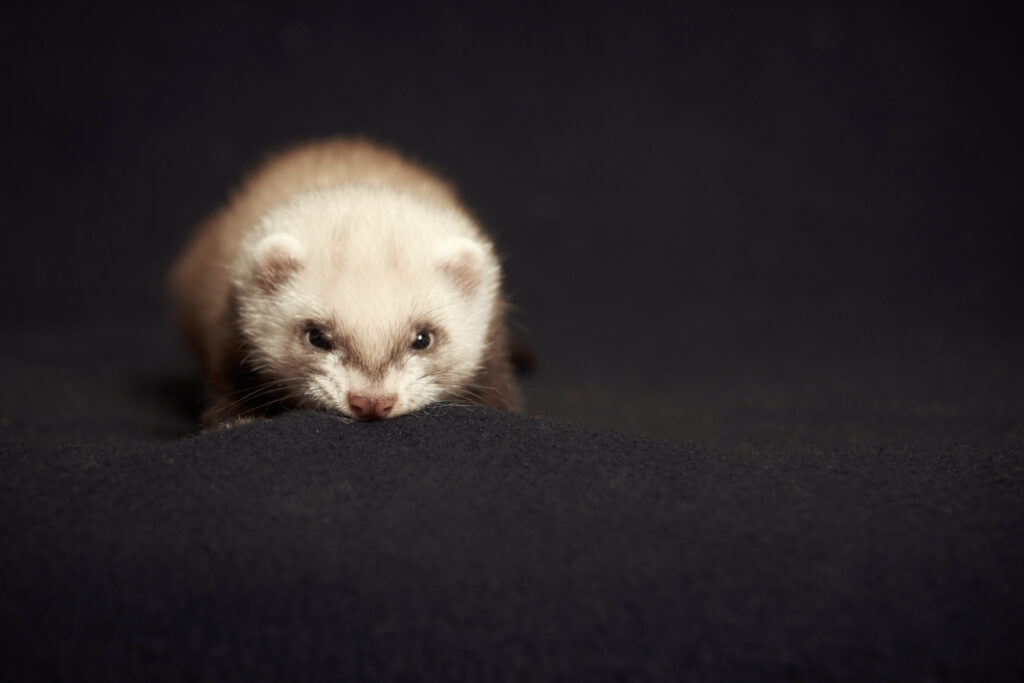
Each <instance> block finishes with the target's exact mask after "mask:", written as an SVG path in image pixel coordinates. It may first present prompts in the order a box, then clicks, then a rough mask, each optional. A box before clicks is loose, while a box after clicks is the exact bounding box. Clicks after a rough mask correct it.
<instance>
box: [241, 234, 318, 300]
mask: <svg viewBox="0 0 1024 683" xmlns="http://www.w3.org/2000/svg"><path fill="white" fill-rule="evenodd" d="M305 258H306V248H305V247H303V246H302V243H301V242H299V241H298V240H297V239H295V238H294V237H292V236H291V235H286V234H284V233H275V234H273V235H268V236H266V237H264V238H263V239H262V240H260V241H259V243H258V244H257V245H256V257H255V259H254V261H253V268H252V277H253V281H254V282H255V283H256V286H257V287H259V289H260V291H262V292H263V293H264V294H273V293H274V292H275V291H277V290H278V289H280V288H281V286H282V285H283V284H284V283H286V282H288V280H290V279H291V278H292V276H293V275H294V274H295V273H297V272H298V271H299V270H301V269H302V264H303V261H304V259H305Z"/></svg>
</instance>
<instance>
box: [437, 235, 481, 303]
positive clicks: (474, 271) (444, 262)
mask: <svg viewBox="0 0 1024 683" xmlns="http://www.w3.org/2000/svg"><path fill="white" fill-rule="evenodd" d="M435 258H436V261H435V262H436V263H437V266H438V268H440V270H441V272H442V273H444V275H445V276H447V277H448V278H449V279H450V280H451V281H452V283H454V284H455V286H456V287H457V288H458V289H459V291H460V292H462V293H463V294H464V295H466V296H470V295H472V294H473V292H475V291H476V289H477V287H479V286H480V282H481V280H482V279H483V268H484V259H485V254H484V250H483V247H482V246H481V245H480V244H479V243H477V242H474V241H473V240H471V239H468V238H466V237H452V238H450V239H447V240H445V241H444V242H442V243H441V244H440V245H439V246H438V249H437V253H436V255H435Z"/></svg>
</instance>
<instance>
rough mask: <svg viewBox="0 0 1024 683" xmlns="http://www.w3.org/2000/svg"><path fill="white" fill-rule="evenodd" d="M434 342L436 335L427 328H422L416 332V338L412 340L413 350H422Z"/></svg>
mask: <svg viewBox="0 0 1024 683" xmlns="http://www.w3.org/2000/svg"><path fill="white" fill-rule="evenodd" d="M432 343H434V335H432V334H430V332H427V331H426V330H422V331H420V332H417V333H416V338H415V339H413V340H412V349H413V351H422V350H423V349H425V348H427V347H429V346H430V345H431V344H432Z"/></svg>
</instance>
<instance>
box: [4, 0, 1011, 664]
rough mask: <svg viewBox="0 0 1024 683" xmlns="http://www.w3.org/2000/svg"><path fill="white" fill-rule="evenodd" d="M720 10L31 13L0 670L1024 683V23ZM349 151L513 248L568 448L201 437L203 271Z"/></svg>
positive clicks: (335, 433)
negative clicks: (198, 287) (450, 194)
mask: <svg viewBox="0 0 1024 683" xmlns="http://www.w3.org/2000/svg"><path fill="white" fill-rule="evenodd" d="M715 7H716V8H717V9H713V8H710V6H709V8H706V9H700V10H695V9H685V8H683V9H674V10H670V8H669V7H668V6H667V5H666V6H658V5H651V4H645V5H644V6H643V7H642V8H637V7H633V6H632V4H626V3H622V4H613V3H607V4H588V5H587V6H586V8H581V7H577V8H568V7H563V6H551V7H547V6H544V7H540V6H538V7H536V8H530V7H526V6H523V7H519V8H518V9H517V11H516V12H515V13H514V14H512V13H507V12H503V11H498V10H487V9H476V10H468V9H459V8H456V7H442V8H437V7H429V5H428V4H424V5H422V6H420V5H416V6H412V5H410V6H407V7H403V6H393V5H392V6H389V7H387V8H384V7H381V8H377V9H374V10H372V11H371V10H365V9H356V8H346V7H341V8H336V7H333V6H327V5H325V6H322V7H316V6H310V7H304V8H284V7H282V8H279V9H258V10H254V9H244V8H242V7H240V6H237V7H226V8H213V9H211V8H210V7H209V6H206V7H204V8H202V9H195V10H188V9H178V8H175V9H173V10H172V9H153V8H150V7H143V6H141V5H140V6H139V8H138V9H135V10H125V9H118V10H116V11H115V10H114V9H106V8H102V7H88V8H83V9H81V10H71V9H67V10H62V9H60V8H54V7H53V6H52V5H50V4H46V6H45V7H44V6H43V5H40V6H39V7H22V8H20V9H17V10H12V11H11V12H9V13H8V14H5V22H4V23H5V26H4V32H5V36H4V40H3V41H2V44H0V50H2V51H3V52H2V55H0V57H2V58H3V60H2V61H3V64H4V65H5V75H4V78H5V108H4V114H5V117H7V118H8V123H7V125H5V126H3V127H0V135H2V136H3V139H2V142H3V150H4V163H3V169H4V177H3V183H0V192H2V193H3V195H2V196H3V198H4V199H3V206H4V214H3V221H4V224H3V225H4V228H3V229H4V233H3V239H4V244H3V249H2V251H0V253H2V254H3V259H4V267H3V268H2V269H0V287H2V291H3V292H4V297H2V298H0V320H3V323H2V324H3V330H2V335H0V382H2V385H0V386H2V389H0V619H2V620H3V626H4V633H5V635H4V637H3V638H2V639H0V671H2V672H3V673H2V678H3V679H4V680H5V681H7V680H10V681H44V680H47V681H48V680H103V681H143V680H144V681H160V680H208V681H253V680H470V681H472V680H479V681H490V680H531V681H532V680H637V681H680V680H757V679H768V680H778V679H794V680H813V681H821V680H848V681H865V680H1007V681H1010V680H1021V679H1024V656H1022V655H1021V654H1020V652H1021V644H1022V643H1024V417H1022V416H1024V400H1022V392H1021V390H1020V387H1021V386H1022V383H1024V362H1022V356H1021V351H1020V349H1021V348H1024V326H1022V325H1021V321H1022V320H1024V317H1022V316H1021V313H1022V305H1021V304H1022V302H1024V298H1022V292H1024V282H1022V278H1021V274H1020V272H1019V267H1018V266H1019V263H1018V262H1019V254H1020V250H1019V243H1020V241H1019V237H1018V234H1019V229H1020V225H1021V224H1022V218H1024V216H1022V214H1021V203H1020V200H1019V191H1020V187H1021V181H1022V180H1024V178H1022V177H1021V171H1020V164H1019V159H1020V158H1021V154H1022V152H1024V149H1022V145H1021V137H1020V135H1019V133H1018V130H1017V129H1018V126H1019V122H1020V121H1021V120H1024V107H1022V106H1021V93H1020V89H1019V88H1018V87H1016V85H1015V84H1016V83H1017V80H1019V78H1018V74H1017V72H1016V71H1017V69H1016V61H1015V57H1016V51H1017V42H1018V41H1017V36H1016V34H1015V33H1014V29H1013V26H1014V25H1013V24H1012V23H1010V22H1007V21H1005V20H1003V18H1001V17H999V16H996V15H994V14H986V15H981V14H979V15H977V16H974V15H970V14H969V13H967V9H966V8H953V10H950V11H946V10H944V9H942V8H940V7H929V8H927V10H925V9H921V10H914V9H911V8H900V7H893V6H891V3H887V4H886V5H885V6H884V8H881V9H878V10H876V9H873V8H872V7H870V6H868V5H865V4H864V3H858V4H857V5H856V7H851V8H845V7H842V6H839V5H834V6H818V5H816V6H815V7H813V8H810V7H809V8H801V7H795V6H790V7H786V8H773V9H771V10H769V9H767V8H763V9H762V8H761V6H760V5H753V6H752V7H750V8H743V7H731V8H726V7H724V6H722V7H720V8H718V6H715ZM336 133H363V134H366V135H369V136H370V137H373V138H376V139H380V140H382V141H384V142H387V143H392V144H395V145H397V146H398V147H400V148H402V149H405V150H407V151H408V152H409V153H410V154H412V155H413V156H414V157H415V158H417V159H422V161H424V162H425V163H427V164H428V165H431V166H434V167H436V168H438V169H439V170H440V171H441V172H442V173H444V174H445V175H447V176H450V177H452V178H453V180H454V181H455V183H456V184H457V186H458V187H460V188H461V191H462V193H463V195H464V196H465V198H466V200H467V202H468V204H469V205H470V206H471V207H472V208H473V209H474V210H475V211H476V212H477V214H478V215H479V217H480V218H481V220H482V222H483V223H484V224H486V225H487V226H488V227H489V228H490V229H491V230H492V231H493V232H494V234H495V237H496V239H497V241H498V244H499V245H500V246H501V249H502V252H503V253H504V254H506V255H507V259H506V272H507V281H508V285H509V289H510V291H511V292H512V294H513V299H514V301H513V303H514V304H515V319H516V326H515V329H516V330H517V334H518V336H519V337H520V338H522V339H523V340H525V341H526V342H527V343H528V345H529V347H530V348H531V349H532V350H533V351H534V352H535V354H536V356H537V369H536V370H535V372H534V373H533V374H532V375H530V376H529V377H527V378H526V380H525V384H524V388H525V393H526V397H527V402H528V405H529V407H530V412H529V413H528V414H526V415H508V414H501V413H496V412H493V411H489V410H485V409H480V408H459V407H448V408H443V409H442V408H433V409H431V410H429V411H427V412H425V413H424V414H421V415H416V416H411V417H406V418H402V419H397V420H393V421H385V422H380V423H370V424H362V423H352V422H346V421H343V420H340V419H338V418H336V417H332V416H329V415H325V414H316V413H294V414H289V415H285V416H282V417H280V418H277V419H274V420H271V421H256V422H253V423H251V424H248V425H244V426H241V427H238V428H235V429H231V430H226V431H215V432H209V433H198V431H197V427H196V424H197V423H196V416H197V413H198V398H199V387H198V384H197V379H198V378H197V373H196V370H195V368H194V366H193V365H192V363H191V360H190V359H189V358H188V357H187V354H186V352H185V349H184V348H183V344H182V343H181V341H180V340H179V337H178V333H177V331H176V330H175V329H174V328H173V325H172V323H171V322H170V319H169V318H170V315H169V312H168V308H169V307H168V303H167V300H166V296H165V292H164V289H163V278H164V275H165V272H166V270H167V267H168V265H169V263H170V261H171V260H172V259H173V257H174V254H175V253H176V250H177V249H178V248H179V246H180V245H181V244H182V243H183V241H184V239H185V236H186V235H187V233H188V230H189V229H190V227H191V226H192V225H194V224H195V222H196V221H198V220H199V219H200V218H201V217H202V216H203V215H204V214H205V213H206V212H208V211H210V210H211V209H213V208H214V207H215V206H216V205H217V203H218V202H220V201H221V200H222V199H223V198H224V197H225V196H226V194H227V192H228V189H229V187H230V186H231V184H232V183H233V182H235V181H236V180H237V179H238V178H239V177H240V175H241V173H242V172H243V170H244V169H245V168H246V167H247V166H248V165H251V164H252V163H254V162H255V161H257V160H259V159H260V158H261V157H262V156H263V155H264V154H266V153H267V152H269V151H271V150H273V149H275V148H279V147H281V146H284V145H286V144H289V143H292V142H294V141H297V140H303V139H308V138H312V137H317V136H321V135H326V134H336Z"/></svg>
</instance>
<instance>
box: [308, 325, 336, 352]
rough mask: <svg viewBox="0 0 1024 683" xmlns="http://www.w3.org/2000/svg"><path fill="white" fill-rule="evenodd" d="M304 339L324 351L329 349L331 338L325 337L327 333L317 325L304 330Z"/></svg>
mask: <svg viewBox="0 0 1024 683" xmlns="http://www.w3.org/2000/svg"><path fill="white" fill-rule="evenodd" d="M306 341H307V342H309V343H310V345H312V346H315V347H316V348H318V349H323V350H324V351H330V350H331V340H330V339H328V338H327V335H325V334H324V331H323V330H321V329H320V328H319V327H310V328H309V329H308V330H306Z"/></svg>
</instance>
